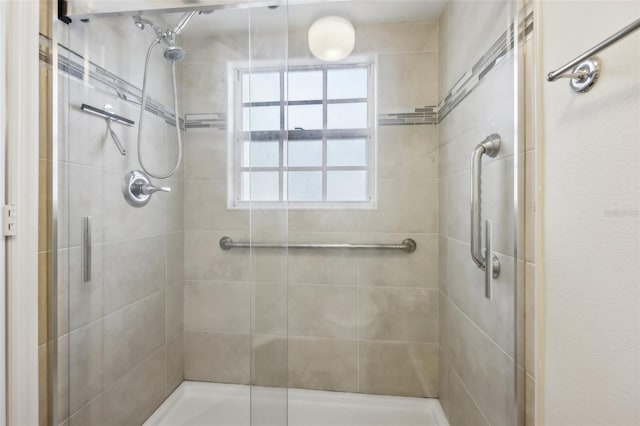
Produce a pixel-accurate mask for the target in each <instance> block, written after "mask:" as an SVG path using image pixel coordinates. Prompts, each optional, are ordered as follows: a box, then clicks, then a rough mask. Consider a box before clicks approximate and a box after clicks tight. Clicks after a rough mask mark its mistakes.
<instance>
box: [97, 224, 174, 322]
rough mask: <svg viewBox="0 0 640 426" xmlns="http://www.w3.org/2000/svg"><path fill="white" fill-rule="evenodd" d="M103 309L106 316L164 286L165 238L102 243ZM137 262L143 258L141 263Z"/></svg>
mask: <svg viewBox="0 0 640 426" xmlns="http://www.w3.org/2000/svg"><path fill="white" fill-rule="evenodd" d="M103 252H104V260H103V267H104V271H107V272H108V273H105V274H104V284H103V285H104V308H105V313H110V312H113V311H115V310H116V309H119V308H121V307H124V306H127V305H129V304H131V303H134V302H136V301H138V300H140V299H142V298H144V297H146V296H149V295H151V294H153V293H156V292H158V291H160V290H163V289H164V288H165V286H166V271H165V270H166V266H165V265H166V238H165V237H164V236H162V237H154V238H143V239H138V240H128V241H122V242H117V243H112V244H105V245H104V248H103ZM141 259H145V261H144V263H142V264H141V262H140V261H141Z"/></svg>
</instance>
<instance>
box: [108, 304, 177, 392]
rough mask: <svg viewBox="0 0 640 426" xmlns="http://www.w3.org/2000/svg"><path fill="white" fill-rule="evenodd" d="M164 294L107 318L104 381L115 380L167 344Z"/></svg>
mask: <svg viewBox="0 0 640 426" xmlns="http://www.w3.org/2000/svg"><path fill="white" fill-rule="evenodd" d="M164 318H165V294H164V292H162V293H159V294H156V295H154V296H151V297H149V298H147V299H144V300H142V301H140V302H138V303H136V304H134V305H131V306H129V307H127V308H124V309H122V310H119V311H116V312H114V313H113V314H111V315H108V316H107V317H105V319H104V360H103V363H104V383H105V385H108V384H110V383H113V382H114V381H115V380H117V379H118V378H119V377H121V376H122V375H123V374H125V373H126V372H127V371H129V370H130V369H131V368H133V367H134V366H135V365H136V364H138V363H139V362H140V361H142V360H143V359H145V358H146V357H148V356H149V355H151V353H153V352H154V351H156V350H157V349H158V348H160V347H161V346H162V345H164V343H165V324H164Z"/></svg>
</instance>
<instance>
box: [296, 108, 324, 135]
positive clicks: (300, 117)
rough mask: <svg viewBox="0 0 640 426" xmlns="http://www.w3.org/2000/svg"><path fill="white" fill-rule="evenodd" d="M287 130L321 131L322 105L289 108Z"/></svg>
mask: <svg viewBox="0 0 640 426" xmlns="http://www.w3.org/2000/svg"><path fill="white" fill-rule="evenodd" d="M288 120H289V127H288V128H289V130H295V129H304V130H320V129H322V105H300V106H298V105H296V106H290V107H289V117H288Z"/></svg>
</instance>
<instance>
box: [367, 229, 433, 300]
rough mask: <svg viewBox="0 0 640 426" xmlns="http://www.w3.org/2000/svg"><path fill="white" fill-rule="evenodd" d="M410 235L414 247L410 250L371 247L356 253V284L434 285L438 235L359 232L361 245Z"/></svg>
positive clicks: (400, 238)
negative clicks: (357, 263)
mask: <svg viewBox="0 0 640 426" xmlns="http://www.w3.org/2000/svg"><path fill="white" fill-rule="evenodd" d="M406 238H412V239H413V240H415V242H416V244H417V245H418V248H417V249H416V251H415V252H413V253H406V252H405V251H397V250H393V251H391V250H388V251H387V250H372V251H362V252H359V253H358V262H359V265H358V271H359V276H358V280H359V284H360V285H364V286H370V285H376V286H378V285H379V286H387V287H395V286H398V287H426V288H437V287H438V274H439V266H438V236H437V235H425V234H376V233H361V234H360V236H359V242H360V243H365V244H400V242H402V241H403V240H404V239H406Z"/></svg>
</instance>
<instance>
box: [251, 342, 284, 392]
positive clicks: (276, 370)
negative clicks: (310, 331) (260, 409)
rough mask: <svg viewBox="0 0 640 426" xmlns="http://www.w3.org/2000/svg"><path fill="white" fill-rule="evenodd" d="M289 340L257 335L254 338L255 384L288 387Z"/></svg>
mask: <svg viewBox="0 0 640 426" xmlns="http://www.w3.org/2000/svg"><path fill="white" fill-rule="evenodd" d="M287 348H288V344H287V338H286V337H278V336H262V335H255V336H254V338H253V356H254V364H253V384H254V385H256V386H269V387H282V388H286V387H287V380H288V368H287V362H288V354H287V350H288V349H287Z"/></svg>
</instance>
